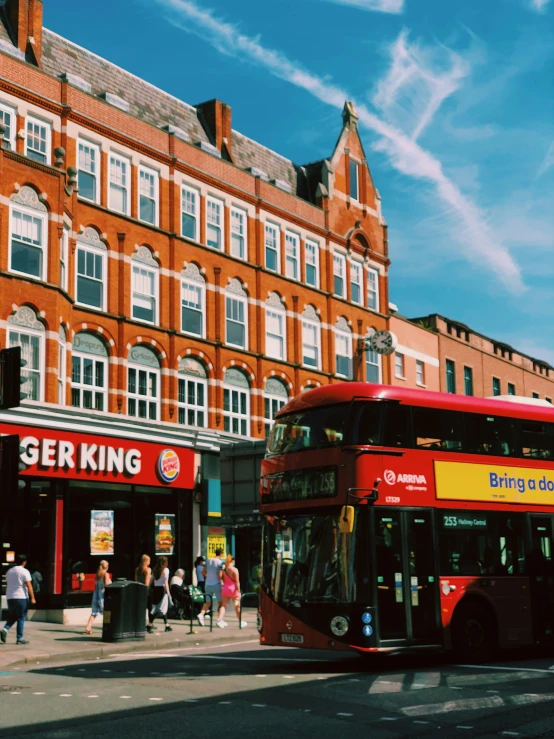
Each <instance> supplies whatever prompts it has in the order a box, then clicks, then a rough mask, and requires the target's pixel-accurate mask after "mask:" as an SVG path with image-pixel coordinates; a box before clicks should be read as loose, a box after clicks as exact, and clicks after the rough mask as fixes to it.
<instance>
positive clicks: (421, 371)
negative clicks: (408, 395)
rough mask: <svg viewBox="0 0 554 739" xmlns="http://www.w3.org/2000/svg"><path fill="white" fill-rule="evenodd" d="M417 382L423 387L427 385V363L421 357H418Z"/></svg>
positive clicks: (416, 364)
mask: <svg viewBox="0 0 554 739" xmlns="http://www.w3.org/2000/svg"><path fill="white" fill-rule="evenodd" d="M415 366H416V383H417V384H418V385H421V386H422V387H423V386H424V385H425V365H424V364H423V362H422V361H421V360H420V359H416V363H415Z"/></svg>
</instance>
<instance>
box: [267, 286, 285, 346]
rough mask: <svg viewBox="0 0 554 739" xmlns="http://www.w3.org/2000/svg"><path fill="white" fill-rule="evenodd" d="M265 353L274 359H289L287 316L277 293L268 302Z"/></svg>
mask: <svg viewBox="0 0 554 739" xmlns="http://www.w3.org/2000/svg"><path fill="white" fill-rule="evenodd" d="M265 353H266V355H267V356H268V357H273V358H274V359H281V360H286V358H287V314H286V311H285V309H284V306H283V303H282V302H281V298H280V297H279V296H278V295H277V293H272V294H271V295H270V296H269V297H268V299H267V300H266V308H265Z"/></svg>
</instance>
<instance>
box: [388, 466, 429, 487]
mask: <svg viewBox="0 0 554 739" xmlns="http://www.w3.org/2000/svg"><path fill="white" fill-rule="evenodd" d="M383 477H384V478H385V482H386V483H387V485H394V484H395V483H397V482H403V483H405V484H407V485H414V484H415V485H427V480H426V478H425V475H403V474H400V475H397V474H396V473H395V472H393V470H385V472H384V473H383Z"/></svg>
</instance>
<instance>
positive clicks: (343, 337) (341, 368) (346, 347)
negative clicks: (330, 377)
mask: <svg viewBox="0 0 554 739" xmlns="http://www.w3.org/2000/svg"><path fill="white" fill-rule="evenodd" d="M335 372H336V374H337V375H340V376H341V377H346V378H347V379H348V380H351V379H352V331H351V329H350V326H349V325H348V321H347V320H346V318H344V316H341V317H340V318H339V319H338V320H337V323H336V325H335Z"/></svg>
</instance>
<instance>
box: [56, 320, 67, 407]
mask: <svg viewBox="0 0 554 739" xmlns="http://www.w3.org/2000/svg"><path fill="white" fill-rule="evenodd" d="M66 342H67V336H66V333H65V329H64V327H63V326H60V336H59V340H58V405H65V375H66V355H67V343H66Z"/></svg>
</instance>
